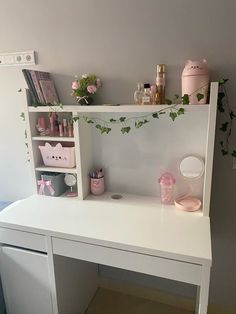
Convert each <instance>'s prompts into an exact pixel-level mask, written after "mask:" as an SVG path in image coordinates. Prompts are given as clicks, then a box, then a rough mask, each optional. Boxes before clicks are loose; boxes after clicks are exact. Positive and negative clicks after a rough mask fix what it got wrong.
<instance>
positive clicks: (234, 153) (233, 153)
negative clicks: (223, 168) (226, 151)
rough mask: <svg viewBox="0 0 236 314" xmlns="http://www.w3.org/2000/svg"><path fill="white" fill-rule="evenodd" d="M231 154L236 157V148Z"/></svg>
mask: <svg viewBox="0 0 236 314" xmlns="http://www.w3.org/2000/svg"><path fill="white" fill-rule="evenodd" d="M231 155H232V156H233V157H234V158H236V150H233V151H232V153H231Z"/></svg>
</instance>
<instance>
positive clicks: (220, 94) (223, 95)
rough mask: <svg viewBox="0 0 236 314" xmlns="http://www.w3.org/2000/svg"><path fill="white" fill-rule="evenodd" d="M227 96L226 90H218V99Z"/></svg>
mask: <svg viewBox="0 0 236 314" xmlns="http://www.w3.org/2000/svg"><path fill="white" fill-rule="evenodd" d="M224 97H225V93H224V92H218V99H220V100H222V99H223V98H224Z"/></svg>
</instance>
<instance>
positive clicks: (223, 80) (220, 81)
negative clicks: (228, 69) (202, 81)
mask: <svg viewBox="0 0 236 314" xmlns="http://www.w3.org/2000/svg"><path fill="white" fill-rule="evenodd" d="M228 80H229V79H224V78H222V79H220V80H219V81H218V82H219V85H220V86H221V85H224V84H225V83H226V82H228Z"/></svg>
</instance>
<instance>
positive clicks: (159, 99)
mask: <svg viewBox="0 0 236 314" xmlns="http://www.w3.org/2000/svg"><path fill="white" fill-rule="evenodd" d="M165 79H166V66H165V64H158V65H157V76H156V86H157V96H156V103H157V104H164V103H165V85H166V82H165Z"/></svg>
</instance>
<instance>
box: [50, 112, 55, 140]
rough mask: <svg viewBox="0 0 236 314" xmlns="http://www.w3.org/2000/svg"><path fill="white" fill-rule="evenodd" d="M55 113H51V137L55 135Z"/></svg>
mask: <svg viewBox="0 0 236 314" xmlns="http://www.w3.org/2000/svg"><path fill="white" fill-rule="evenodd" d="M55 118H56V116H55V112H51V114H50V136H54V135H55Z"/></svg>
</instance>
